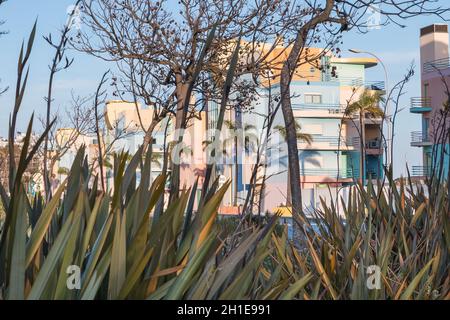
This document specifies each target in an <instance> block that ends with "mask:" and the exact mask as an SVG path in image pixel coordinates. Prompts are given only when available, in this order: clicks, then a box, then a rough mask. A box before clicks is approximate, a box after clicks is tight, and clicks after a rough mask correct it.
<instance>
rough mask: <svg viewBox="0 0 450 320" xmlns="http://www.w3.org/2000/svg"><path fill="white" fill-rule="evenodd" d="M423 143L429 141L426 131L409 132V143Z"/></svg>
mask: <svg viewBox="0 0 450 320" xmlns="http://www.w3.org/2000/svg"><path fill="white" fill-rule="evenodd" d="M425 143H431V140H430V137H429V136H428V134H427V133H426V132H422V131H413V132H411V145H413V146H414V145H416V146H418V145H422V144H425Z"/></svg>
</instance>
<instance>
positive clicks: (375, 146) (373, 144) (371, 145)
mask: <svg viewBox="0 0 450 320" xmlns="http://www.w3.org/2000/svg"><path fill="white" fill-rule="evenodd" d="M367 144H368V147H369V149H379V148H380V141H375V140H374V141H369V142H368V143H367Z"/></svg>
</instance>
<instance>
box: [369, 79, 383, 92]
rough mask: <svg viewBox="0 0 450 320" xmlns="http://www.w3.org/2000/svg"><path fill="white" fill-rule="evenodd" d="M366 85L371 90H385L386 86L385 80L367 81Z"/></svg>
mask: <svg viewBox="0 0 450 320" xmlns="http://www.w3.org/2000/svg"><path fill="white" fill-rule="evenodd" d="M364 87H365V88H366V89H369V90H382V91H384V90H385V88H386V86H385V84H384V81H366V82H365V83H364Z"/></svg>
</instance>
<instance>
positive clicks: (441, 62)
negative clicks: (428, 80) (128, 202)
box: [423, 58, 450, 73]
mask: <svg viewBox="0 0 450 320" xmlns="http://www.w3.org/2000/svg"><path fill="white" fill-rule="evenodd" d="M447 68H450V58H443V59H437V60H433V61H429V62H425V63H424V64H423V72H424V73H429V72H433V71H437V70H445V69H447Z"/></svg>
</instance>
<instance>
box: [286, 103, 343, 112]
mask: <svg viewBox="0 0 450 320" xmlns="http://www.w3.org/2000/svg"><path fill="white" fill-rule="evenodd" d="M292 108H293V109H294V110H327V111H328V112H329V113H330V114H336V113H344V112H345V108H346V106H345V105H343V104H327V103H296V104H293V105H292Z"/></svg>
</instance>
